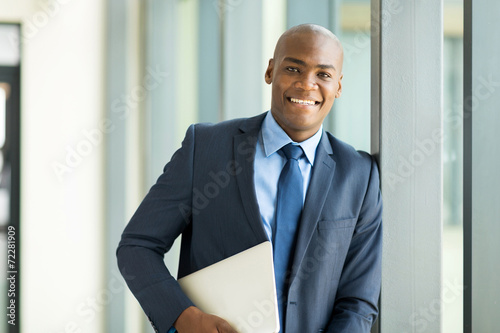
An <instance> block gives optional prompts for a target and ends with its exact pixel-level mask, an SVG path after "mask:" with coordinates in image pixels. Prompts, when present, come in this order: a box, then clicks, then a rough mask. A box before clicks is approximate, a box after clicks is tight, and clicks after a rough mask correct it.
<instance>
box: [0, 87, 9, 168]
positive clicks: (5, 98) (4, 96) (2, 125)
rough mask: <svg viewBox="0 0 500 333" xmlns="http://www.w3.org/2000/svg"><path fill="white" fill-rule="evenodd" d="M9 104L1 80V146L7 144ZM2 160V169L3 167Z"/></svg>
mask: <svg viewBox="0 0 500 333" xmlns="http://www.w3.org/2000/svg"><path fill="white" fill-rule="evenodd" d="M6 104H7V91H6V84H5V83H3V82H0V148H2V147H3V146H4V144H5V122H6V118H5V109H6ZM1 166H2V164H1V160H0V170H1V169H2V167H1Z"/></svg>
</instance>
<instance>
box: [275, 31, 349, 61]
mask: <svg viewBox="0 0 500 333" xmlns="http://www.w3.org/2000/svg"><path fill="white" fill-rule="evenodd" d="M299 35H322V36H324V37H326V39H328V40H330V41H331V42H333V43H334V44H335V46H336V48H337V49H338V52H339V53H340V58H341V59H342V60H343V58H344V49H343V47H342V43H340V40H339V39H338V37H337V36H335V34H334V33H333V32H331V31H330V30H328V29H326V28H325V27H322V26H320V25H317V24H310V23H306V24H300V25H296V26H294V27H291V28H290V29H288V30H287V31H285V32H284V33H283V34H282V35H281V36H280V38H279V39H278V42H277V43H276V47H275V49H274V56H273V58H274V59H278V58H279V57H281V56H282V55H283V47H284V45H285V44H286V42H287V41H288V40H289V39H292V40H293V39H294V38H297V37H298V36H299ZM340 70H342V68H340Z"/></svg>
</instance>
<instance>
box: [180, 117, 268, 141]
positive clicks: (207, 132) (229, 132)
mask: <svg viewBox="0 0 500 333" xmlns="http://www.w3.org/2000/svg"><path fill="white" fill-rule="evenodd" d="M265 115H266V113H262V114H259V115H257V116H254V117H250V118H237V119H231V120H225V121H221V122H218V123H197V124H193V125H191V126H190V127H189V129H188V132H190V134H191V135H193V136H194V137H195V140H196V141H197V142H199V141H204V142H206V141H208V142H211V141H212V140H216V141H221V140H224V139H229V138H232V137H234V136H235V135H238V134H241V133H244V132H258V131H259V130H260V127H261V125H262V121H263V120H264V118H265Z"/></svg>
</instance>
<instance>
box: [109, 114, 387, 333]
mask: <svg viewBox="0 0 500 333" xmlns="http://www.w3.org/2000/svg"><path fill="white" fill-rule="evenodd" d="M264 117H265V114H261V115H259V116H256V117H253V118H248V119H236V120H231V121H226V122H222V123H219V124H215V125H214V124H198V125H192V126H191V127H189V129H188V131H187V133H186V137H185V139H184V141H183V143H182V147H181V148H180V149H179V150H178V151H177V152H176V153H175V154H174V155H173V157H172V159H171V161H170V162H169V163H168V164H167V165H166V166H165V169H164V173H163V174H162V175H161V176H160V177H159V178H158V181H157V183H156V184H155V185H154V186H153V187H152V188H151V190H150V191H149V193H148V194H147V196H146V197H145V199H144V200H143V202H142V203H141V205H140V206H139V208H138V209H137V211H136V213H135V214H134V216H133V217H132V219H131V221H130V223H129V224H128V225H127V227H126V228H125V231H124V232H123V235H122V240H121V242H120V244H119V247H118V250H117V256H118V265H119V268H120V271H121V272H122V274H123V276H124V277H125V279H126V281H127V284H128V286H129V288H130V290H131V291H132V292H133V294H134V295H135V297H136V298H137V300H138V301H139V303H140V304H141V306H142V308H143V309H144V311H145V313H146V314H147V316H148V317H149V319H150V320H151V322H152V324H153V325H154V327H156V328H157V329H158V331H159V332H167V331H168V329H169V328H170V326H171V325H172V323H173V322H174V321H175V320H176V319H177V317H178V316H179V314H180V313H181V312H182V311H183V310H184V309H186V308H187V307H188V306H190V305H192V303H191V301H190V300H189V299H188V298H187V297H186V296H185V295H184V294H183V292H182V291H181V289H180V287H179V285H178V283H177V281H176V280H175V278H174V277H172V276H171V274H170V273H169V271H168V269H167V268H166V267H165V265H164V262H163V255H164V253H165V252H166V251H168V250H169V249H170V247H171V246H172V243H173V242H174V240H175V239H176V238H177V236H179V235H180V234H182V243H181V255H180V264H179V277H182V276H184V275H187V274H189V273H191V272H194V271H197V270H199V269H201V268H203V267H206V266H208V265H211V264H213V263H215V262H217V261H220V260H222V259H224V258H227V257H229V256H231V255H234V254H236V253H238V252H241V251H243V250H245V249H248V248H250V247H252V246H254V245H256V244H259V243H261V242H263V241H265V240H267V236H266V233H265V231H264V228H263V225H262V221H261V217H260V212H259V207H258V204H257V199H256V195H255V187H254V182H253V162H254V155H255V146H256V141H257V136H258V134H259V130H260V127H261V124H262V121H263V119H264ZM381 217H382V201H381V197H380V190H379V175H378V170H377V166H376V163H375V161H374V159H373V158H372V157H371V156H370V155H369V154H367V153H364V152H357V151H355V150H354V149H353V148H352V147H351V146H349V145H347V144H345V143H343V142H341V141H339V140H337V139H336V138H335V137H333V136H332V135H330V134H329V133H324V134H323V137H322V139H321V141H320V143H319V145H318V148H317V151H316V160H315V163H314V167H313V170H312V174H311V181H310V184H309V188H308V192H307V195H306V200H305V203H304V210H303V213H302V218H301V222H300V226H299V231H298V232H299V237H298V241H297V245H296V252H295V256H294V260H293V267H292V273H291V286H290V290H289V295H288V300H289V305H288V309H287V319H286V324H285V327H286V332H287V333H295V332H297V333H298V332H336V333H339V332H349V333H356V332H369V331H370V327H371V326H372V323H373V321H374V320H375V318H376V316H377V314H378V308H377V301H378V297H379V293H380V278H381V246H382V228H381Z"/></svg>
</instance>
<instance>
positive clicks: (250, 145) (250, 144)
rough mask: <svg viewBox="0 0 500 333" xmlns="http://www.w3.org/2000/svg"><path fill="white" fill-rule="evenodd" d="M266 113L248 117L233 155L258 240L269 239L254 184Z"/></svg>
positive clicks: (248, 214)
mask: <svg viewBox="0 0 500 333" xmlns="http://www.w3.org/2000/svg"><path fill="white" fill-rule="evenodd" d="M265 116H266V113H264V114H262V115H259V116H257V117H253V118H250V119H248V120H247V121H246V122H245V123H244V124H243V125H242V126H241V127H240V130H241V132H242V133H241V134H238V135H236V136H235V137H234V146H233V154H234V155H233V156H234V160H235V162H236V166H237V167H239V168H241V172H239V173H238V174H237V175H236V182H237V184H238V188H239V192H240V196H241V200H242V203H243V207H244V210H245V214H246V216H247V219H248V221H249V223H250V227H251V228H252V230H253V232H254V234H255V236H256V238H257V240H262V241H265V240H267V235H266V232H265V230H264V226H263V225H262V219H261V216H260V210H259V205H258V203H257V196H256V194H255V184H254V178H253V177H254V175H253V174H254V159H255V149H256V145H257V138H258V135H259V133H260V128H261V125H262V121H263V120H264V117H265Z"/></svg>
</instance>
